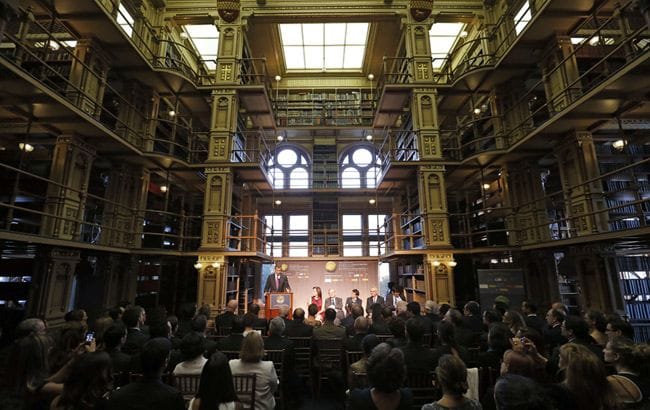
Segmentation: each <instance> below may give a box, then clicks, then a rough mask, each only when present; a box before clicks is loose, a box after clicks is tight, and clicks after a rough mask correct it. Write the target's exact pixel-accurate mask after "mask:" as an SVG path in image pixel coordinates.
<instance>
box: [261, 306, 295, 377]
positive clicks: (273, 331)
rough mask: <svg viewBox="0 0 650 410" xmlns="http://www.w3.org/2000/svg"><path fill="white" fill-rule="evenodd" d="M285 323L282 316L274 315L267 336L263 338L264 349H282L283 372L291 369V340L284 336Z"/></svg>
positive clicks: (292, 361)
mask: <svg viewBox="0 0 650 410" xmlns="http://www.w3.org/2000/svg"><path fill="white" fill-rule="evenodd" d="M285 329H286V325H285V323H284V320H282V318H279V317H276V318H273V319H272V320H271V322H269V336H268V337H267V338H266V339H264V348H265V349H266V350H282V351H283V352H284V363H283V365H282V369H283V372H285V374H287V373H288V372H292V371H293V363H294V357H293V342H292V341H291V340H289V339H287V338H286V337H284V336H283V335H284V332H285Z"/></svg>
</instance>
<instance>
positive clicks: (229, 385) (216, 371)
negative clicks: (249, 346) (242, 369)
mask: <svg viewBox="0 0 650 410" xmlns="http://www.w3.org/2000/svg"><path fill="white" fill-rule="evenodd" d="M215 386H219V388H218V389H216V388H215ZM189 408H190V409H191V410H241V408H242V406H241V403H239V399H238V398H237V394H236V393H235V385H234V383H233V379H232V372H231V371H230V365H229V363H228V359H227V358H226V355H224V354H223V353H221V352H216V353H214V354H213V355H212V356H210V360H208V362H207V363H206V364H205V366H203V371H202V372H201V379H200V380H199V389H198V391H197V393H196V397H195V398H194V399H193V400H192V401H191V402H190V406H189Z"/></svg>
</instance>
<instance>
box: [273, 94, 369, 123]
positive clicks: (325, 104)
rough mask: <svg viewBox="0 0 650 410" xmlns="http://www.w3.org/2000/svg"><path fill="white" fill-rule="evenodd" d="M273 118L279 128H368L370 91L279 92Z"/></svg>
mask: <svg viewBox="0 0 650 410" xmlns="http://www.w3.org/2000/svg"><path fill="white" fill-rule="evenodd" d="M275 115H276V122H277V125H278V126H279V127H340V126H345V127H355V126H358V127H368V126H372V121H373V110H372V100H371V98H370V90H368V89H360V88H357V89H354V88H353V89H349V88H334V89H314V88H308V89H294V88H292V89H283V90H282V89H281V90H279V91H278V96H277V100H276V112H275Z"/></svg>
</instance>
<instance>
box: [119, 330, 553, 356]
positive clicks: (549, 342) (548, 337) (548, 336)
mask: <svg viewBox="0 0 650 410" xmlns="http://www.w3.org/2000/svg"><path fill="white" fill-rule="evenodd" d="M544 343H546V346H547V347H548V350H547V351H548V352H553V349H555V348H556V347H558V346H560V345H563V344H565V343H566V337H564V336H562V328H561V325H560V324H559V323H557V324H556V325H555V326H553V327H551V326H547V327H546V328H545V329H544ZM122 350H124V349H122Z"/></svg>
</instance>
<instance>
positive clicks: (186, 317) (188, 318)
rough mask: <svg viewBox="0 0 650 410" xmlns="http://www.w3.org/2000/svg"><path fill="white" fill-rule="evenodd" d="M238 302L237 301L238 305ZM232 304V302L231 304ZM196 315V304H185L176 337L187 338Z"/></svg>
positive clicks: (181, 311) (182, 307)
mask: <svg viewBox="0 0 650 410" xmlns="http://www.w3.org/2000/svg"><path fill="white" fill-rule="evenodd" d="M236 302H237V301H235V303H236ZM229 303H230V302H229ZM195 314H196V303H193V302H187V303H183V305H182V306H181V310H180V312H179V316H180V317H179V321H178V330H177V331H176V335H177V336H178V337H180V338H181V339H182V338H183V337H185V335H186V334H188V333H189V332H191V331H192V319H193V318H194V315H195Z"/></svg>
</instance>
